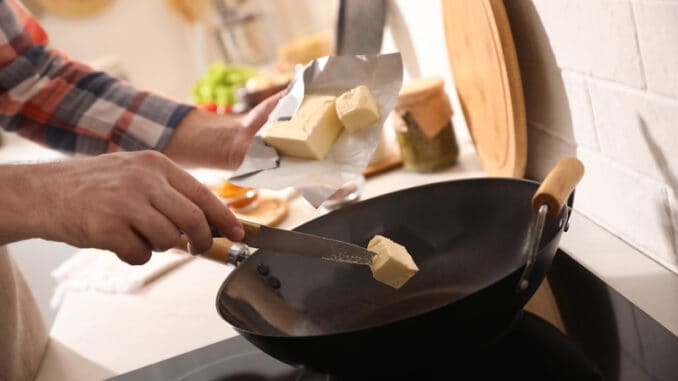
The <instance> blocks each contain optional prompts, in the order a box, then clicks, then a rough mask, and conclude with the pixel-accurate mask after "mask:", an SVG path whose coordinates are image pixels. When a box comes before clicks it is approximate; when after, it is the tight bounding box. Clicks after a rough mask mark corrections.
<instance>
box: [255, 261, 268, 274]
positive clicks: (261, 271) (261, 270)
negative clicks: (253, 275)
mask: <svg viewBox="0 0 678 381" xmlns="http://www.w3.org/2000/svg"><path fill="white" fill-rule="evenodd" d="M257 272H259V274H261V275H263V276H266V275H268V274H269V273H270V270H269V269H268V266H266V265H265V264H263V263H260V264H259V265H258V266H257Z"/></svg>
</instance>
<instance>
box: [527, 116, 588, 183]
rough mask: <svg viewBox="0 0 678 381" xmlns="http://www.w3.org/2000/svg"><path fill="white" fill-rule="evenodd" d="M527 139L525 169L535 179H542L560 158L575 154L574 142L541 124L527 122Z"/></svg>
mask: <svg viewBox="0 0 678 381" xmlns="http://www.w3.org/2000/svg"><path fill="white" fill-rule="evenodd" d="M527 141H528V142H529V144H528V146H527V157H528V160H527V168H526V171H527V173H530V174H531V176H530V177H532V178H535V179H543V178H544V177H545V176H546V174H548V173H549V171H550V170H551V168H553V166H554V165H556V163H557V162H558V160H559V159H560V158H562V157H566V156H576V151H577V145H576V144H574V143H569V142H567V141H565V140H563V139H561V138H559V137H557V136H555V135H553V134H551V132H550V131H547V130H544V129H543V128H542V127H541V126H537V125H534V124H528V130H527Z"/></svg>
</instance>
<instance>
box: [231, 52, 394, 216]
mask: <svg viewBox="0 0 678 381" xmlns="http://www.w3.org/2000/svg"><path fill="white" fill-rule="evenodd" d="M402 77H403V66H402V59H401V57H400V53H392V54H383V55H371V56H362V55H358V56H337V57H322V58H318V59H316V60H313V61H311V62H310V63H309V64H307V65H306V66H305V67H304V68H303V69H301V70H299V71H298V72H297V73H296V75H295V77H294V79H293V81H292V83H290V85H289V86H288V88H287V92H286V94H285V95H284V96H283V98H282V99H281V100H280V102H279V103H278V105H277V106H276V108H275V109H274V110H273V112H272V113H271V115H269V118H268V122H269V123H270V122H271V121H276V120H286V119H290V118H292V117H293V116H294V114H295V113H296V111H297V109H298V108H299V105H300V104H301V102H302V100H303V99H304V96H306V95H307V94H311V93H313V94H332V95H335V96H339V95H341V93H343V92H345V91H348V90H351V89H352V88H354V87H356V86H359V85H365V86H367V87H368V88H369V89H370V92H371V93H372V95H373V96H374V98H375V100H376V101H377V105H378V107H379V114H380V115H381V119H380V120H379V121H378V122H375V123H374V124H372V125H371V126H369V127H367V128H365V129H362V130H360V131H357V132H355V133H353V134H349V133H348V132H346V131H345V130H344V131H342V132H341V134H340V135H339V137H338V138H337V140H336V141H335V143H334V145H333V146H332V148H331V149H330V151H329V153H328V154H327V157H326V158H325V159H324V160H305V159H299V158H294V157H289V156H284V155H278V153H277V152H276V150H275V149H274V148H273V147H269V146H267V145H266V144H265V143H264V141H263V138H262V134H263V131H264V130H265V129H266V127H267V125H265V126H263V127H262V128H261V130H259V132H258V133H257V135H256V136H255V137H254V140H253V141H252V144H251V146H250V147H249V150H248V152H247V154H246V156H245V159H244V161H243V163H242V164H241V165H240V167H239V168H238V169H237V170H236V171H235V172H234V174H233V176H232V177H231V178H230V179H229V180H230V181H232V182H233V183H235V184H238V185H241V186H248V187H255V188H264V189H273V190H279V189H283V188H287V187H294V188H295V189H296V190H298V191H299V192H300V193H301V195H302V196H303V197H304V198H305V199H306V200H308V201H309V202H310V203H311V205H313V206H314V207H316V208H317V207H318V206H320V204H322V203H323V202H324V201H325V200H326V199H328V198H329V197H330V196H332V194H334V193H335V192H336V191H337V190H338V189H339V188H340V187H341V186H342V185H344V184H346V183H347V182H349V181H352V180H354V179H355V178H356V177H358V176H360V175H361V174H362V172H363V171H364V170H365V168H366V167H367V165H368V163H369V161H370V157H371V156H372V153H373V152H374V150H375V149H376V147H377V144H378V143H379V139H380V137H381V129H382V128H383V126H384V122H385V121H386V118H387V117H388V115H389V114H390V113H391V111H392V110H393V108H394V107H395V104H396V102H397V101H398V93H399V92H400V87H401V85H402Z"/></svg>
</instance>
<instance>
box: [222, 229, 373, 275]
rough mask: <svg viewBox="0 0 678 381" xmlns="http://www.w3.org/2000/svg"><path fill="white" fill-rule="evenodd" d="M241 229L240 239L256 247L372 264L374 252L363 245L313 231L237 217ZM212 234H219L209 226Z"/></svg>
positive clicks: (338, 260)
mask: <svg viewBox="0 0 678 381" xmlns="http://www.w3.org/2000/svg"><path fill="white" fill-rule="evenodd" d="M240 222H241V223H242V224H243V227H244V228H245V237H244V238H243V240H242V242H243V243H245V244H247V245H248V246H251V247H255V248H257V249H265V250H273V251H278V252H281V253H288V254H297V255H304V256H309V257H314V258H321V259H325V260H329V261H333V262H342V263H351V264H359V265H368V266H369V265H370V264H372V258H373V257H374V256H375V255H376V254H375V253H373V252H371V251H369V250H367V249H366V248H364V247H361V246H358V245H354V244H352V243H348V242H343V241H339V240H335V239H331V238H325V237H321V236H317V235H313V234H307V233H301V232H296V231H293V230H284V229H278V228H273V227H270V226H266V225H260V224H256V223H253V222H249V221H243V220H240ZM212 233H213V236H214V237H223V235H222V234H220V233H219V232H218V231H216V230H215V229H212Z"/></svg>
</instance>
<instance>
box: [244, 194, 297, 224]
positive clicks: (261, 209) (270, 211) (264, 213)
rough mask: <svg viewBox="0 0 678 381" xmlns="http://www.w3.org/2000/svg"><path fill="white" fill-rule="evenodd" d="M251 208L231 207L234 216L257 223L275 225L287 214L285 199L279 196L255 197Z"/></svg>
mask: <svg viewBox="0 0 678 381" xmlns="http://www.w3.org/2000/svg"><path fill="white" fill-rule="evenodd" d="M256 202H257V205H256V206H255V207H253V208H252V209H246V210H242V211H241V210H236V209H231V210H232V211H233V214H235V216H236V217H238V218H242V219H243V220H246V221H250V222H256V223H258V224H262V225H267V226H275V225H277V224H279V223H280V222H281V221H282V220H283V218H285V216H287V201H286V200H283V199H281V198H274V197H262V196H259V198H258V199H257V201H256Z"/></svg>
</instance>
